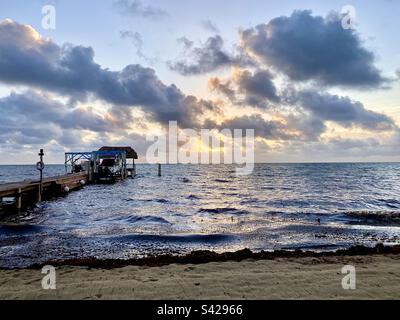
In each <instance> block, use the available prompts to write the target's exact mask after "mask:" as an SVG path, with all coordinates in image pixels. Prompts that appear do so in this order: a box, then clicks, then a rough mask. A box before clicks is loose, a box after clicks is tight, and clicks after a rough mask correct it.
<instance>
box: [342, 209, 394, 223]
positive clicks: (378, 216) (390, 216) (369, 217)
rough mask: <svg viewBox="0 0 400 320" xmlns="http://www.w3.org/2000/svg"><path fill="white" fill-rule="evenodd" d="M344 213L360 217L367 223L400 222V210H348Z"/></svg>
mask: <svg viewBox="0 0 400 320" xmlns="http://www.w3.org/2000/svg"><path fill="white" fill-rule="evenodd" d="M344 214H345V215H346V216H349V217H351V218H357V219H360V220H362V221H363V222H365V223H371V224H376V223H385V224H391V225H393V224H395V225H397V224H400V212H399V211H348V212H344Z"/></svg>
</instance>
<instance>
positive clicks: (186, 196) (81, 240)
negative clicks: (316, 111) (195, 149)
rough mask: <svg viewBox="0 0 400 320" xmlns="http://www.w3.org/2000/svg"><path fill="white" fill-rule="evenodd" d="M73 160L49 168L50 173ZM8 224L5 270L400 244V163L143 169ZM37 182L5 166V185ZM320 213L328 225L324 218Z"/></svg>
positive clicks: (0, 249) (29, 171)
mask: <svg viewBox="0 0 400 320" xmlns="http://www.w3.org/2000/svg"><path fill="white" fill-rule="evenodd" d="M63 170H64V167H63V166H48V167H46V174H47V175H54V174H57V173H63ZM137 171H138V175H137V177H136V178H135V179H129V180H126V181H123V182H120V183H116V184H114V185H90V186H86V187H85V188H84V189H82V190H80V191H77V192H73V193H71V194H69V195H68V196H66V197H63V198H58V199H55V200H52V201H47V202H43V203H41V204H40V205H38V206H37V207H35V208H32V209H31V210H29V211H28V212H26V213H23V214H19V215H7V214H4V213H3V215H2V217H1V220H0V266H8V267H9V266H27V265H30V264H32V263H36V262H44V261H47V260H54V259H69V258H80V257H97V258H133V257H142V256H146V255H151V254H161V253H173V254H183V253H187V252H189V251H192V250H199V249H207V250H215V251H218V252H221V251H227V250H229V251H232V250H238V249H242V248H250V249H252V250H255V251H259V250H273V249H277V248H286V249H294V248H305V249H310V250H334V249H337V248H344V247H349V246H351V245H354V244H364V245H374V244H376V243H377V241H383V242H385V243H388V244H394V243H400V164H397V163H396V164H257V165H256V167H255V170H254V172H253V174H252V175H249V176H236V175H235V167H234V166H229V165H200V166H195V165H166V166H163V176H162V177H157V168H156V166H152V165H138V166H137ZM15 177H18V178H19V179H30V178H36V177H37V172H36V171H35V169H34V168H33V167H30V166H0V182H1V183H3V182H6V181H12V180H13V179H15ZM318 219H320V224H319V223H318Z"/></svg>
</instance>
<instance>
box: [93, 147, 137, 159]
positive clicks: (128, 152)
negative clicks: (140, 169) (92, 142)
mask: <svg viewBox="0 0 400 320" xmlns="http://www.w3.org/2000/svg"><path fill="white" fill-rule="evenodd" d="M99 151H125V152H126V158H127V159H137V158H138V155H137V153H136V151H135V150H133V149H132V148H131V147H101V148H100V149H99Z"/></svg>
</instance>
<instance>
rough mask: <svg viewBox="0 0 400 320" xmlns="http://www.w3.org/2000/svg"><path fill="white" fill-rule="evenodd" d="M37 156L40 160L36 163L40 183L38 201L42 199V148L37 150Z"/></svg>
mask: <svg viewBox="0 0 400 320" xmlns="http://www.w3.org/2000/svg"><path fill="white" fill-rule="evenodd" d="M38 155H39V157H40V161H39V162H38V163H36V169H38V170H39V172H40V184H39V192H38V201H42V193H43V169H44V162H43V156H44V152H43V149H40V152H39V154H38Z"/></svg>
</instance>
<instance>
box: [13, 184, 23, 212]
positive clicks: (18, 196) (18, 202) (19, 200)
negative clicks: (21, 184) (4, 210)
mask: <svg viewBox="0 0 400 320" xmlns="http://www.w3.org/2000/svg"><path fill="white" fill-rule="evenodd" d="M15 207H16V208H17V209H18V210H20V209H21V208H22V190H21V188H18V190H17V194H16V196H15Z"/></svg>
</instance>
